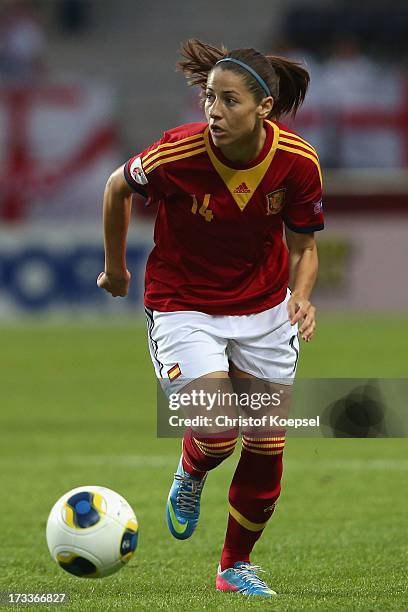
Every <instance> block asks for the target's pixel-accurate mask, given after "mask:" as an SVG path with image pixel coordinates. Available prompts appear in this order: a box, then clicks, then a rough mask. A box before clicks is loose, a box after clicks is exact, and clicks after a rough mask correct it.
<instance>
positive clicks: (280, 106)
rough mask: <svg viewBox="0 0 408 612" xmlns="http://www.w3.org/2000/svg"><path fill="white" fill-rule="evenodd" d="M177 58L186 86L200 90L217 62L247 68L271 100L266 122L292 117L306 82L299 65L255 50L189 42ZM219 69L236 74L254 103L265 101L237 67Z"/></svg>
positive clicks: (306, 75) (183, 46)
mask: <svg viewBox="0 0 408 612" xmlns="http://www.w3.org/2000/svg"><path fill="white" fill-rule="evenodd" d="M180 55H181V58H182V59H181V60H180V61H179V62H177V68H178V69H179V70H181V71H182V72H183V73H184V74H185V76H186V79H187V82H188V84H189V85H198V86H199V87H201V89H202V90H204V89H205V87H206V84H207V79H208V75H209V73H210V72H211V70H212V69H213V68H214V66H215V64H216V63H217V62H218V61H219V60H220V59H224V58H226V57H232V58H234V59H238V60H240V61H241V62H244V63H245V64H247V65H248V66H250V67H251V68H252V69H253V70H255V71H256V72H257V73H258V75H259V76H260V77H261V78H262V79H263V80H264V81H265V83H266V84H267V85H268V87H269V90H270V92H271V96H272V97H273V99H274V105H273V109H272V111H271V113H270V115H269V118H270V119H279V118H280V117H281V116H282V115H287V114H292V115H293V116H295V114H296V112H297V110H298V109H299V107H300V106H301V105H302V102H303V100H304V99H305V96H306V92H307V89H308V86H309V82H310V77H309V73H308V72H307V70H305V69H304V68H303V67H302V66H301V65H300V64H298V63H296V62H292V61H290V60H288V59H285V58H283V57H277V56H274V55H266V56H265V55H262V53H259V51H256V50H255V49H235V50H233V51H228V50H227V49H226V48H225V47H224V46H222V47H221V49H218V48H217V47H213V46H212V45H209V44H207V43H204V42H201V41H200V40H197V39H195V38H191V39H189V40H187V41H186V42H185V43H183V44H182V46H181V49H180ZM219 68H220V69H221V70H231V71H232V72H235V73H237V74H239V75H240V76H241V77H242V79H243V80H244V82H245V84H246V86H247V88H248V89H249V91H250V92H251V93H252V94H253V96H254V97H255V100H256V101H257V102H260V101H261V100H262V99H263V98H264V97H265V91H264V90H263V89H262V87H261V86H260V84H259V82H258V81H257V80H256V79H255V78H254V77H253V76H252V75H251V74H250V73H249V72H248V71H247V70H245V69H244V68H242V67H241V66H239V65H237V64H234V63H233V62H222V63H221V64H220V65H219Z"/></svg>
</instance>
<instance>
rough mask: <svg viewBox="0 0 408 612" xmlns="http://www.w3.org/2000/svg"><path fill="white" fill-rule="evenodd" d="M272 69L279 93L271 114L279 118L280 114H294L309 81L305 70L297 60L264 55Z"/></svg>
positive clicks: (300, 104) (300, 103)
mask: <svg viewBox="0 0 408 612" xmlns="http://www.w3.org/2000/svg"><path fill="white" fill-rule="evenodd" d="M266 59H267V60H268V62H269V64H270V66H271V68H272V71H271V72H274V73H275V74H276V75H277V78H278V81H279V83H278V87H279V90H278V91H279V93H278V97H277V99H276V100H275V103H274V105H273V110H272V113H273V116H274V117H275V118H279V117H281V116H282V115H288V114H291V115H292V116H293V117H294V116H295V115H296V113H297V111H298V109H299V107H300V106H302V103H303V100H304V99H305V96H306V92H307V90H308V87H309V83H310V76H309V73H308V71H307V70H305V69H304V68H302V66H301V65H300V64H298V63H297V62H292V61H290V60H288V59H285V58H283V57H277V56H274V55H266Z"/></svg>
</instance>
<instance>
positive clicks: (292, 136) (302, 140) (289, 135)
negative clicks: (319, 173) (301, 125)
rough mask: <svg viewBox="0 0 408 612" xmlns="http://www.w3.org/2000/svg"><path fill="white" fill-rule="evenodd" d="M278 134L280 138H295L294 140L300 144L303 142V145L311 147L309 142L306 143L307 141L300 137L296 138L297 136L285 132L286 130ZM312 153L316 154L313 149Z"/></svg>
mask: <svg viewBox="0 0 408 612" xmlns="http://www.w3.org/2000/svg"><path fill="white" fill-rule="evenodd" d="M280 133H281V136H287V137H288V138H295V139H296V140H300V142H303V144H306V145H307V146H308V147H312V145H311V144H310V142H307V140H305V139H304V138H301V136H298V135H297V134H294V133H293V132H287V131H286V130H281V131H280ZM312 149H313V147H312ZM313 151H314V152H315V153H316V150H315V149H313Z"/></svg>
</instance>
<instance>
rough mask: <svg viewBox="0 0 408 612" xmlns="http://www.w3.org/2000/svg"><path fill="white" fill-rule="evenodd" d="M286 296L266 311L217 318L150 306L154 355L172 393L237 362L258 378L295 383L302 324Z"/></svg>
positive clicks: (150, 333)
mask: <svg viewBox="0 0 408 612" xmlns="http://www.w3.org/2000/svg"><path fill="white" fill-rule="evenodd" d="M289 297H290V292H289V291H288V294H287V296H286V299H285V300H284V301H283V302H281V303H280V304H278V305H277V306H274V307H273V308H270V309H269V310H265V311H263V312H259V313H256V314H250V315H232V316H214V315H208V314H205V313H202V312H197V311H192V310H182V311H181V310H180V311H176V312H159V311H157V310H150V309H149V308H146V309H145V310H146V315H147V327H148V338H149V349H150V356H151V358H152V361H153V365H154V369H155V371H156V376H157V377H158V378H159V379H160V382H161V384H162V387H163V389H164V390H165V391H166V393H173V392H178V391H180V389H181V388H182V387H183V386H185V385H186V384H188V383H189V382H190V381H191V380H194V379H196V378H199V377H200V376H203V375H204V374H209V373H210V372H219V371H223V372H228V371H229V362H230V361H231V362H232V363H233V364H234V365H235V366H236V367H237V368H238V369H239V370H241V371H243V372H246V373H248V374H252V375H253V376H255V377H256V378H260V379H262V380H267V381H269V382H276V383H280V384H292V383H293V380H294V377H295V374H296V366H297V361H298V356H299V340H298V335H297V325H294V326H291V325H290V323H289V319H288V313H287V309H286V304H287V301H288V299H289Z"/></svg>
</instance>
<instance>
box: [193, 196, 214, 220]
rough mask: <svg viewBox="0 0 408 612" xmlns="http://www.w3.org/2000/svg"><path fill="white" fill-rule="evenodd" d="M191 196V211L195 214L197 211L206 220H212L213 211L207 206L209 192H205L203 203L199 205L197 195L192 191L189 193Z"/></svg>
mask: <svg viewBox="0 0 408 612" xmlns="http://www.w3.org/2000/svg"><path fill="white" fill-rule="evenodd" d="M191 197H192V198H193V205H192V207H191V212H192V213H193V215H196V214H197V212H198V214H199V215H201V216H202V217H204V219H205V220H206V221H212V220H213V218H214V214H213V211H212V210H210V209H209V208H208V205H209V203H210V197H211V194H210V193H206V194H205V196H204V199H203V203H202V204H201V206H200V207H199V204H198V201H197V197H196V196H195V194H194V193H192V194H191Z"/></svg>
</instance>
